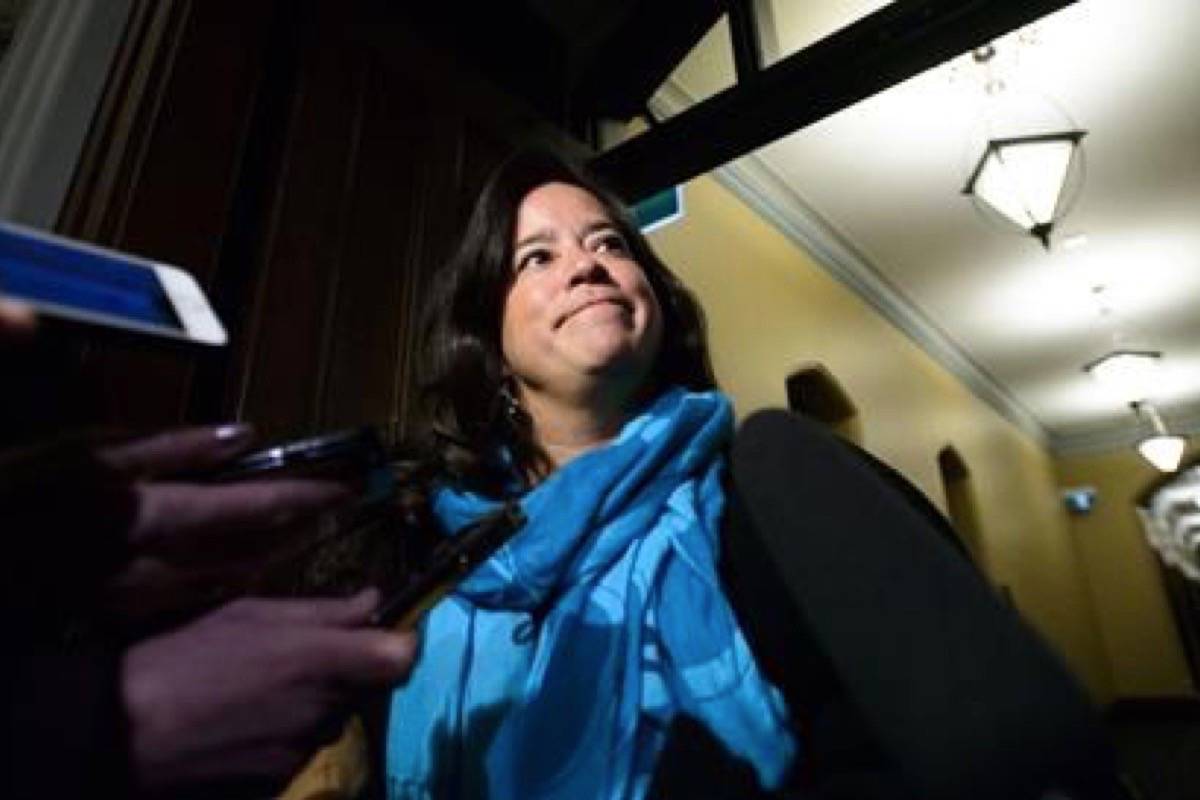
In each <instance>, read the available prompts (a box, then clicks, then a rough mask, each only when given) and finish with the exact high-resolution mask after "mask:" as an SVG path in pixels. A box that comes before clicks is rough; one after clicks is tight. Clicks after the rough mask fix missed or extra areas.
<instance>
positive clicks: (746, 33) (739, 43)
mask: <svg viewBox="0 0 1200 800" xmlns="http://www.w3.org/2000/svg"><path fill="white" fill-rule="evenodd" d="M726 13H727V14H728V16H729V40H730V42H729V43H730V46H731V47H732V49H733V66H734V69H735V70H736V71H737V79H738V82H739V83H740V82H742V81H745V80H749V79H750V78H753V77H754V76H755V75H757V74H758V73H759V72H760V71H761V70H762V66H763V63H762V61H763V59H762V44H761V43H760V39H759V35H758V19H757V18H756V17H755V14H754V0H729V11H728V12H726Z"/></svg>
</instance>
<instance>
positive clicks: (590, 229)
mask: <svg viewBox="0 0 1200 800" xmlns="http://www.w3.org/2000/svg"><path fill="white" fill-rule="evenodd" d="M616 229H617V225H616V223H614V222H613V221H612V220H610V219H598V220H596V221H594V222H589V223H588V224H587V225H584V226H583V230H582V231H580V238H582V239H586V238H587V237H589V236H591V235H592V234H593V233H595V232H596V231H615V230H616Z"/></svg>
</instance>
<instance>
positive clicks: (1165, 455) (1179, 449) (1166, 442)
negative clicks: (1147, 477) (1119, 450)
mask: <svg viewBox="0 0 1200 800" xmlns="http://www.w3.org/2000/svg"><path fill="white" fill-rule="evenodd" d="M1185 447H1187V440H1186V439H1184V438H1183V437H1182V436H1172V435H1171V434H1165V435H1162V434H1160V435H1157V436H1149V437H1147V438H1145V439H1142V440H1141V441H1140V442H1138V446H1137V449H1138V452H1139V453H1141V455H1142V458H1144V459H1146V460H1147V461H1149V462H1150V463H1151V464H1153V465H1154V468H1155V469H1157V470H1158V471H1159V472H1174V471H1175V470H1177V469H1179V462H1180V460H1181V459H1182V458H1183V451H1184V448H1185Z"/></svg>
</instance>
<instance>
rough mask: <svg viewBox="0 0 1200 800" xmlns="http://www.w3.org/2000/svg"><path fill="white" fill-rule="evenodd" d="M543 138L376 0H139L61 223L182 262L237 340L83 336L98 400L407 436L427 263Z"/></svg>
mask: <svg viewBox="0 0 1200 800" xmlns="http://www.w3.org/2000/svg"><path fill="white" fill-rule="evenodd" d="M531 141H538V142H540V143H547V142H549V143H551V144H556V145H559V146H569V145H567V144H566V143H565V140H564V138H563V136H562V135H561V134H559V133H557V132H556V131H555V130H554V129H553V128H552V127H551V126H548V125H546V124H545V123H542V122H539V121H538V120H537V118H536V116H535V115H533V114H531V112H530V111H529V110H528V109H527V108H525V107H523V106H522V105H521V104H520V103H519V102H517V101H513V100H511V99H509V98H506V97H505V96H503V95H501V94H499V93H497V92H495V91H494V90H492V89H491V88H489V87H488V86H487V83H486V80H483V79H480V78H479V77H478V76H473V75H471V74H469V73H466V72H463V71H462V70H461V68H460V67H459V66H457V65H456V63H455V60H454V58H453V57H452V56H448V55H447V54H446V53H445V52H442V51H438V50H436V49H431V48H429V47H427V46H426V45H425V44H424V43H422V42H421V41H419V40H418V39H417V38H414V35H413V34H412V32H411V31H409V30H407V29H406V27H405V22H404V15H403V14H400V13H398V12H395V11H394V7H393V6H391V5H389V4H388V3H385V2H380V0H352V1H351V2H334V0H293V1H292V2H272V1H271V0H240V2H232V1H231V0H204V2H199V0H192V2H188V1H187V0H174V2H164V3H161V4H159V3H154V2H151V0H146V2H145V3H143V4H140V5H139V6H138V7H137V9H136V12H135V15H134V17H133V20H132V22H131V25H130V30H129V35H128V37H127V39H126V42H125V47H124V50H123V52H122V53H121V55H120V57H119V59H118V66H117V68H116V70H115V71H114V75H113V78H112V81H111V83H110V88H109V92H108V95H107V96H106V98H105V100H104V107H103V109H102V112H101V114H100V116H99V117H98V119H97V123H96V125H95V129H94V130H93V133H92V136H91V138H90V140H89V143H88V146H87V156H86V158H85V160H84V163H83V165H82V167H81V169H80V170H79V174H78V175H77V180H76V182H75V189H74V192H73V194H72V197H71V202H70V204H69V207H68V210H67V212H66V213H65V214H64V217H63V225H62V227H63V228H64V229H65V230H66V231H67V232H68V233H72V234H74V235H78V236H82V237H84V238H90V239H93V240H97V241H101V242H105V243H109V244H115V245H117V246H118V247H123V248H126V249H130V250H133V251H135V252H141V253H145V254H147V255H150V256H153V257H156V258H160V259H163V260H166V261H170V262H174V263H178V264H180V265H182V266H184V267H185V268H187V269H189V270H190V271H191V272H192V273H193V274H195V275H196V276H197V277H198V278H199V279H200V281H201V283H202V284H203V285H205V286H206V288H207V289H208V290H209V291H210V294H211V297H212V299H213V301H214V306H215V307H216V308H217V310H218V312H219V313H220V314H221V316H222V318H223V319H224V320H225V322H226V326H227V327H228V328H229V330H230V332H231V334H232V344H231V345H230V347H228V348H226V350H225V351H224V352H222V353H219V354H215V355H209V356H207V357H202V356H197V355H195V354H191V353H187V352H181V351H169V352H153V351H151V352H138V351H129V350H128V349H122V348H112V347H108V346H103V347H89V348H88V350H89V352H88V353H87V356H86V358H85V359H84V361H85V363H86V365H87V367H88V375H89V378H90V379H91V383H92V385H93V386H94V387H96V393H97V394H98V396H99V397H100V400H99V401H98V402H94V403H93V404H92V405H91V406H90V409H89V413H90V414H91V415H92V416H93V418H94V419H96V420H99V421H104V422H109V423H112V422H118V423H127V424H134V425H159V424H167V423H173V422H177V421H180V420H185V419H186V420H197V421H198V420H211V419H216V418H235V417H236V418H242V419H249V420H252V421H254V422H255V423H256V424H257V425H258V426H259V428H260V429H261V430H262V432H263V434H264V435H265V436H267V437H276V436H285V435H296V434H300V433H307V432H311V431H314V430H318V429H328V428H336V427H345V426H351V425H358V424H364V423H370V424H376V425H379V426H381V427H382V428H383V429H384V430H385V431H387V432H388V433H389V434H390V435H391V436H392V437H399V436H401V435H403V434H405V433H406V431H407V430H408V429H409V428H410V426H411V423H412V420H413V419H414V414H415V413H416V404H415V402H414V401H415V397H416V385H417V384H418V383H419V375H416V374H415V367H414V362H413V349H414V343H415V340H416V335H417V333H418V331H417V324H418V317H419V314H420V311H421V306H422V303H421V300H422V297H423V294H424V287H425V285H426V283H427V280H428V276H429V274H430V272H431V270H433V269H434V268H435V267H436V266H437V265H438V264H440V263H441V262H442V261H443V260H444V259H445V257H446V256H447V255H448V253H449V251H450V249H451V248H452V246H453V245H454V243H455V241H456V237H457V234H458V231H459V230H460V229H461V226H462V223H463V222H464V221H465V216H466V213H467V210H468V207H469V205H470V203H471V201H472V199H473V197H474V195H475V193H476V192H477V191H478V188H479V186H480V185H481V184H482V181H483V179H484V176H485V175H486V174H487V173H488V172H489V171H490V170H491V168H492V167H493V166H494V165H495V164H496V163H497V162H498V161H499V160H500V159H501V158H502V157H503V156H504V155H505V154H506V153H507V152H508V151H509V150H510V149H511V148H512V147H513V146H514V145H518V144H523V143H528V142H531Z"/></svg>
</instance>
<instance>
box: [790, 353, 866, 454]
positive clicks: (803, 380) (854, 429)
mask: <svg viewBox="0 0 1200 800" xmlns="http://www.w3.org/2000/svg"><path fill="white" fill-rule="evenodd" d="M787 398H788V408H789V409H790V410H792V411H794V412H796V413H797V414H803V415H804V416H806V417H810V418H812V419H815V420H817V421H818V422H821V423H823V424H824V425H826V426H828V427H829V428H830V430H832V431H833V432H834V433H836V434H838V435H839V436H841V437H842V438H844V439H848V440H849V441H851V442H854V443H855V444H862V425H861V424H860V423H859V419H858V409H857V408H855V406H854V403H853V402H851V401H850V396H849V395H847V394H846V391H845V390H844V389H843V388H842V386H841V384H840V383H838V382H837V379H836V378H834V377H833V375H831V374H830V372H829V370H827V369H826V368H825V367H824V366H823V365H821V364H806V365H804V366H802V367H800V368H799V369H797V370H796V371H795V372H793V373H792V374H791V375H789V376H788V378H787Z"/></svg>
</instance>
